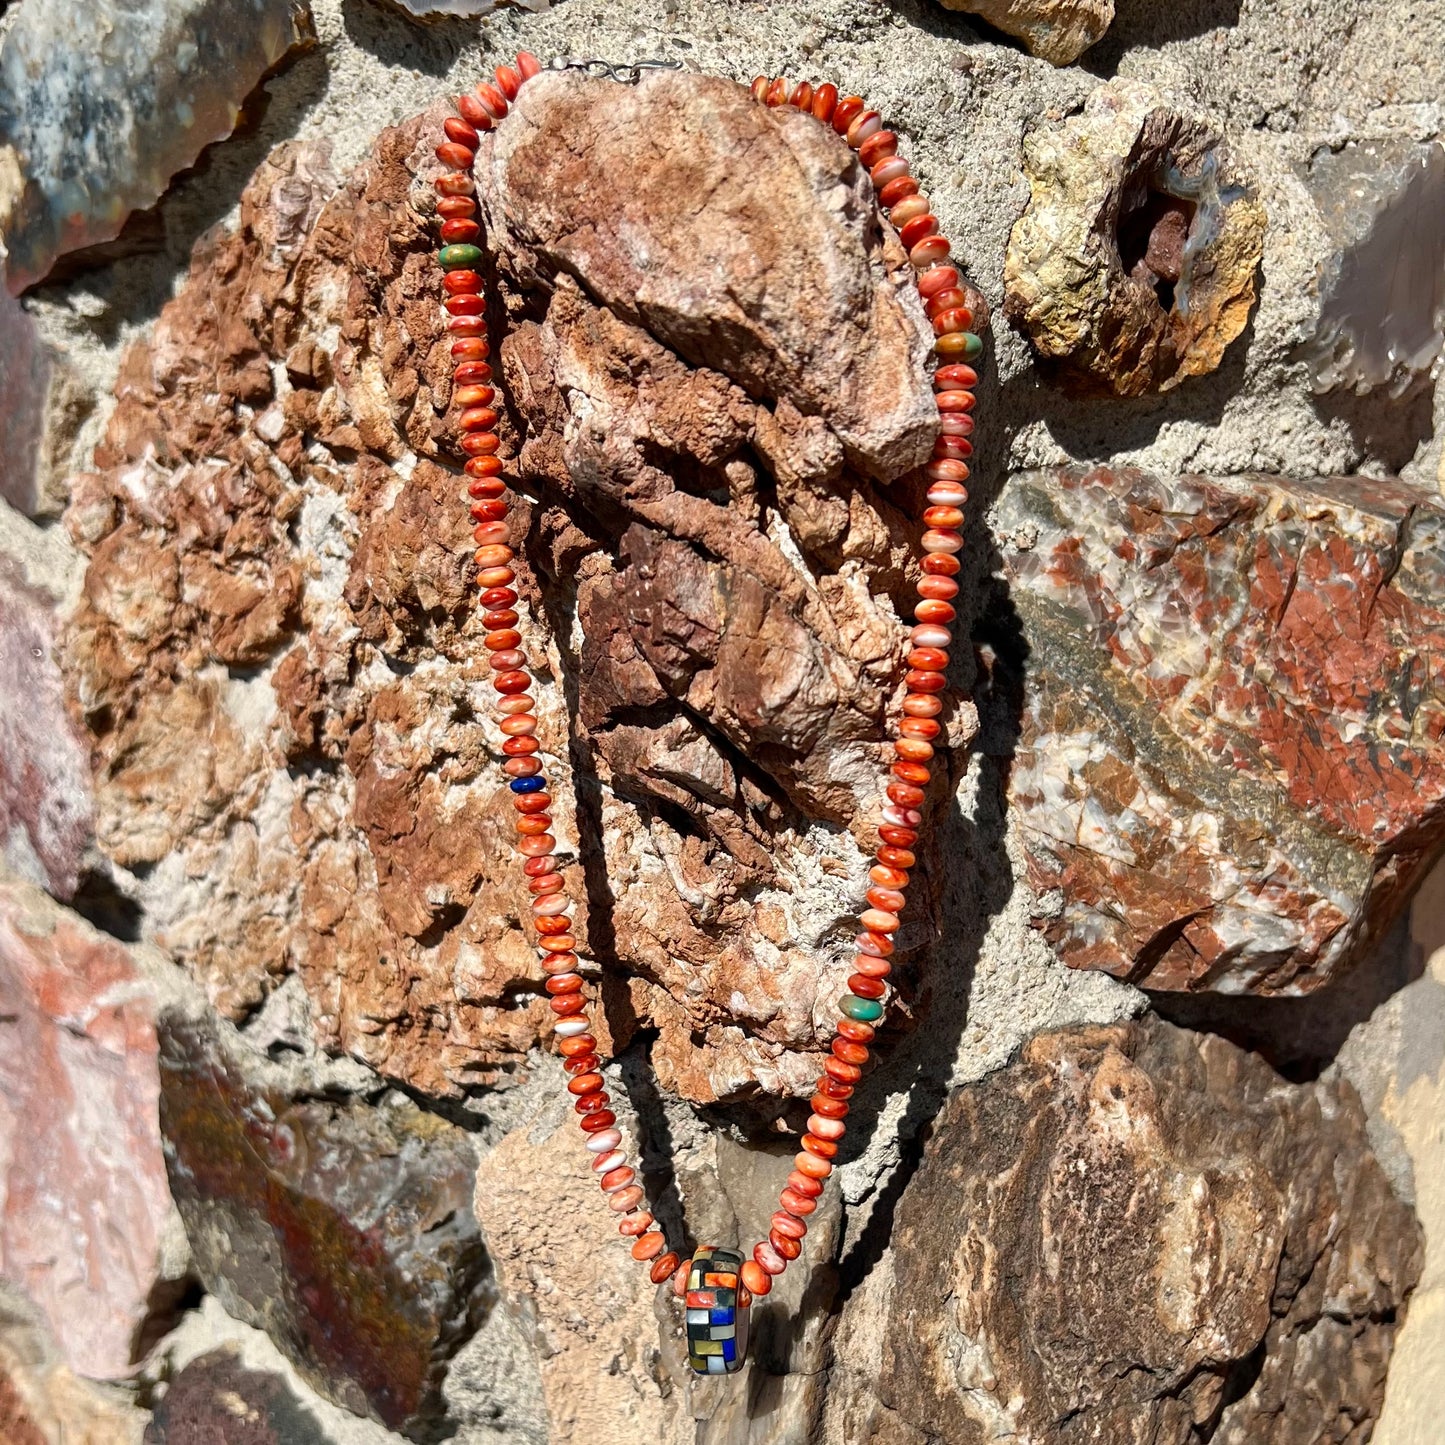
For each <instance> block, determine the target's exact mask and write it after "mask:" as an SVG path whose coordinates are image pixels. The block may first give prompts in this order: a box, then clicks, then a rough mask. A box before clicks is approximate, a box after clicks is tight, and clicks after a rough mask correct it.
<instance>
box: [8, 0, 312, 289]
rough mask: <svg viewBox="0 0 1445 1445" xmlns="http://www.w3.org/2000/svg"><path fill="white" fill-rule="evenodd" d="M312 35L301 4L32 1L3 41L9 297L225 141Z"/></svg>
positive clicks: (113, 230) (302, 0)
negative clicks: (252, 98)
mask: <svg viewBox="0 0 1445 1445" xmlns="http://www.w3.org/2000/svg"><path fill="white" fill-rule="evenodd" d="M311 38H312V31H311V12H310V9H309V8H308V5H307V3H306V0H166V3H164V4H156V5H140V6H136V5H125V4H109V3H103V0H102V3H96V4H93V5H86V6H85V7H84V8H83V9H80V10H77V11H67V10H55V9H52V8H51V7H49V6H46V5H27V6H26V7H24V9H22V10H21V11H19V13H18V15H17V16H16V19H15V22H14V24H13V25H11V26H10V27H9V29H8V30H7V31H6V35H5V44H4V47H3V49H0V235H3V237H4V243H5V249H6V252H7V253H8V254H7V256H6V260H5V277H6V282H7V284H8V286H9V288H10V290H11V292H12V293H13V294H17V295H18V294H19V293H20V292H21V291H22V290H24V288H25V287H27V286H30V285H32V284H33V283H34V282H36V281H39V280H41V279H42V278H43V277H44V276H45V275H46V273H47V272H49V270H50V268H51V266H53V265H54V264H55V261H56V258H57V257H59V256H63V255H65V254H66V253H67V252H70V251H75V250H78V249H79V248H81V247H84V246H91V245H94V244H96V243H97V242H101V241H109V240H110V239H112V238H113V237H114V236H116V235H117V234H118V233H119V232H120V229H121V227H122V226H123V225H124V224H125V221H126V218H127V217H128V216H129V215H130V214H131V212H132V211H134V210H137V209H140V208H143V207H145V206H149V205H151V204H152V203H153V202H154V201H155V200H156V198H157V197H158V196H160V195H161V193H162V192H163V191H164V190H165V188H166V185H167V184H168V183H169V181H170V179H171V177H172V176H173V175H175V173H176V172H177V171H179V170H181V169H182V168H183V167H185V166H188V165H190V164H191V163H192V162H193V161H194V160H195V159H196V157H197V156H198V155H199V154H200V153H201V151H202V150H203V149H204V148H205V147H206V146H207V145H209V144H210V143H211V142H212V141H215V140H220V139H221V138H222V137H223V136H227V135H230V133H231V131H232V130H233V129H235V126H236V122H237V120H238V119H239V118H240V114H241V102H242V101H244V100H245V99H246V97H247V96H248V95H250V93H251V92H252V91H253V90H254V89H255V87H256V84H257V82H258V81H259V80H260V79H261V77H262V76H263V75H264V74H265V72H266V71H267V70H268V69H269V68H270V67H271V66H273V65H275V64H276V62H277V61H278V60H280V59H281V58H282V57H283V56H284V55H285V54H286V53H287V52H288V51H289V50H291V49H292V48H293V47H295V46H297V45H300V44H304V43H307V42H309V40H310V39H311Z"/></svg>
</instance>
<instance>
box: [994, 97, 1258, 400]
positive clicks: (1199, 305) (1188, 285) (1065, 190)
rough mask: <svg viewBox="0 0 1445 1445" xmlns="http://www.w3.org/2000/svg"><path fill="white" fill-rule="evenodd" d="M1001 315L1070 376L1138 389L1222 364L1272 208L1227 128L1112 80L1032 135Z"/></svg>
mask: <svg viewBox="0 0 1445 1445" xmlns="http://www.w3.org/2000/svg"><path fill="white" fill-rule="evenodd" d="M1024 170H1025V172H1026V174H1027V175H1028V180H1029V204H1028V209H1027V210H1026V211H1025V212H1024V214H1023V215H1022V216H1021V217H1020V218H1019V220H1018V222H1017V223H1016V224H1015V226H1014V228H1013V231H1012V233H1011V234H1010V236H1009V244H1008V254H1007V257H1006V260H1005V263H1004V314H1005V315H1006V316H1007V317H1008V319H1009V320H1010V321H1012V322H1013V323H1014V324H1015V325H1017V326H1018V327H1019V328H1020V329H1021V330H1022V331H1023V332H1024V334H1025V335H1026V336H1027V337H1028V338H1029V340H1030V341H1031V342H1032V343H1033V346H1034V349H1035V351H1036V352H1037V353H1038V355H1039V356H1040V357H1041V358H1042V359H1043V360H1044V361H1045V362H1046V363H1048V364H1049V365H1050V366H1051V367H1052V368H1054V369H1055V371H1056V372H1057V375H1058V378H1059V380H1060V381H1061V383H1063V384H1065V385H1067V386H1069V387H1070V388H1072V389H1074V390H1076V391H1080V392H1083V393H1086V394H1090V393H1092V394H1105V395H1113V396H1141V395H1144V394H1146V393H1150V392H1160V391H1168V390H1170V389H1171V388H1172V387H1175V386H1178V385H1179V384H1180V383H1181V382H1182V381H1184V380H1185V379H1186V378H1188V377H1191V376H1201V375H1204V374H1205V373H1207V372H1210V371H1213V370H1214V369H1215V368H1216V367H1217V366H1218V365H1219V363H1220V360H1221V359H1222V357H1223V356H1224V352H1225V348H1226V347H1228V345H1229V344H1230V342H1231V341H1233V340H1234V339H1235V337H1237V336H1238V335H1239V334H1240V332H1241V331H1243V330H1244V327H1245V323H1246V322H1247V321H1248V319H1249V312H1250V308H1251V307H1252V306H1253V305H1254V299H1255V290H1256V286H1255V272H1256V271H1257V269H1258V267H1259V261H1260V256H1261V254H1262V249H1263V241H1264V227H1265V213H1264V208H1263V207H1262V206H1261V205H1260V204H1259V202H1258V201H1256V200H1254V199H1253V198H1252V197H1251V195H1250V194H1249V188H1248V186H1247V185H1244V184H1241V183H1239V181H1238V179H1237V178H1236V177H1235V176H1234V174H1233V172H1232V168H1231V166H1230V163H1229V161H1228V159H1227V157H1226V156H1225V155H1224V153H1223V150H1222V146H1221V141H1220V136H1219V133H1218V131H1217V130H1216V129H1215V128H1214V127H1213V126H1212V125H1211V124H1210V123H1209V122H1208V121H1206V120H1204V119H1203V118H1201V117H1198V116H1194V115H1190V114H1188V113H1186V112H1184V111H1180V110H1177V109H1175V108H1173V107H1172V106H1171V105H1169V104H1167V103H1166V101H1165V100H1164V98H1163V96H1162V95H1161V94H1160V92H1159V91H1158V90H1156V89H1155V88H1154V87H1153V86H1151V85H1149V84H1147V83H1145V82H1143V81H1137V80H1116V81H1111V82H1110V83H1109V84H1107V85H1101V86H1100V87H1098V89H1097V90H1095V91H1093V92H1092V93H1091V94H1090V96H1089V98H1088V100H1087V101H1086V102H1085V104H1084V108H1083V110H1082V111H1081V112H1080V113H1079V114H1078V115H1075V116H1072V117H1070V118H1069V119H1068V120H1065V121H1063V122H1061V123H1057V124H1052V123H1045V124H1044V125H1041V126H1039V127H1038V128H1037V129H1036V130H1034V131H1032V132H1031V133H1030V134H1029V135H1028V136H1027V137H1026V138H1025V141H1024Z"/></svg>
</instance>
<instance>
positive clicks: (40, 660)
mask: <svg viewBox="0 0 1445 1445" xmlns="http://www.w3.org/2000/svg"><path fill="white" fill-rule="evenodd" d="M0 305H3V302H0ZM56 612H57V602H56V599H55V598H54V597H52V596H50V595H49V594H48V593H47V592H45V591H43V590H42V589H41V588H39V587H36V586H32V585H30V584H29V583H28V582H27V581H26V580H25V578H24V576H23V575H22V574H21V571H20V568H19V567H17V566H16V565H15V564H14V563H13V562H12V561H11V560H10V559H9V558H7V557H5V556H3V555H0V856H3V858H4V863H5V867H6V868H7V869H8V870H9V871H10V872H11V873H13V874H16V875H17V876H19V877H22V878H26V879H28V880H29V881H30V882H32V883H38V884H40V885H41V886H42V887H44V888H45V889H46V890H47V891H48V892H50V893H52V894H54V895H55V896H56V897H57V898H69V897H71V896H72V895H73V894H74V892H75V889H76V885H77V883H78V882H79V880H80V872H81V865H82V861H83V859H84V856H85V850H86V848H87V846H88V845H89V843H90V841H91V838H92V836H93V833H94V807H95V804H94V799H93V797H92V795H91V785H90V758H89V751H88V746H87V743H88V739H87V738H86V737H85V734H84V733H83V731H82V730H81V729H80V728H79V727H77V726H76V724H75V721H74V720H73V719H72V718H71V716H70V714H69V712H68V711H67V709H66V706H65V688H64V682H63V680H62V678H61V675H60V669H59V667H58V666H57V664H56V661H55V657H54V652H53V647H54V640H55V631H56Z"/></svg>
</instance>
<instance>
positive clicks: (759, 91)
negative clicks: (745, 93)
mask: <svg viewBox="0 0 1445 1445" xmlns="http://www.w3.org/2000/svg"><path fill="white" fill-rule="evenodd" d="M768 84H769V81H768V77H767V76H766V75H755V76H753V83H752V85H751V86H750V87H749V89H750V90H751V92H752V97H753V99H754V100H756V101H758V102H759V103H760V104H764V105H765V104H766V103H767V99H768Z"/></svg>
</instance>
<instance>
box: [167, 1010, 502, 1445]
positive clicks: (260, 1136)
mask: <svg viewBox="0 0 1445 1445" xmlns="http://www.w3.org/2000/svg"><path fill="white" fill-rule="evenodd" d="M161 1038H162V1043H161V1057H160V1063H161V1099H160V1121H161V1130H162V1133H163V1135H164V1140H165V1157H166V1165H167V1169H168V1171H169V1174H170V1180H171V1187H172V1190H173V1192H174V1195H175V1199H176V1203H177V1205H178V1206H179V1208H180V1212H181V1217H182V1219H183V1220H184V1222H185V1226H186V1234H187V1236H188V1238H189V1239H190V1241H191V1247H192V1251H193V1253H194V1257H195V1264H196V1269H197V1272H198V1273H199V1275H200V1276H201V1279H202V1281H203V1282H204V1283H205V1285H206V1288H207V1289H208V1290H209V1291H210V1292H211V1293H213V1294H214V1295H216V1297H217V1298H218V1299H219V1300H220V1301H221V1303H222V1305H224V1307H225V1308H226V1310H227V1311H228V1312H229V1313H230V1314H232V1315H234V1316H235V1317H236V1318H237V1319H240V1320H242V1321H244V1322H245V1323H247V1324H251V1325H255V1326H257V1327H258V1328H261V1329H264V1330H265V1331H266V1332H267V1334H269V1335H270V1336H271V1338H272V1340H273V1341H274V1342H275V1344H276V1346H277V1347H278V1348H279V1349H280V1350H281V1352H282V1353H283V1354H284V1355H286V1357H287V1358H288V1359H289V1360H290V1361H291V1362H292V1363H293V1364H294V1365H295V1366H296V1368H297V1369H298V1370H299V1371H300V1372H301V1374H302V1375H303V1376H304V1377H305V1378H306V1379H307V1380H308V1382H309V1383H311V1384H312V1385H313V1386H314V1387H315V1388H316V1389H317V1390H318V1391H319V1392H320V1393H321V1394H322V1395H324V1396H325V1397H326V1398H327V1399H330V1400H333V1401H335V1402H336V1403H337V1404H340V1405H344V1406H345V1407H346V1408H347V1409H350V1410H352V1411H354V1412H355V1413H356V1414H359V1415H370V1416H372V1417H373V1418H375V1419H377V1420H379V1421H381V1423H382V1424H384V1425H386V1426H388V1427H389V1428H390V1429H393V1430H398V1431H401V1432H403V1433H411V1432H413V1431H416V1430H418V1429H422V1428H424V1427H425V1426H426V1424H427V1422H428V1421H431V1420H434V1419H435V1418H436V1417H438V1416H439V1415H440V1413H441V1411H442V1408H443V1407H442V1403H441V1396H440V1390H439V1386H440V1383H441V1379H442V1376H443V1374H444V1372H445V1367H446V1361H447V1359H448V1357H449V1356H450V1354H451V1353H452V1352H453V1351H454V1350H455V1348H456V1347H457V1345H458V1344H459V1343H460V1342H461V1341H462V1340H463V1339H464V1338H465V1337H466V1335H467V1334H468V1333H469V1332H470V1331H471V1330H472V1329H473V1328H474V1327H475V1325H476V1323H477V1321H478V1320H479V1318H480V1317H481V1316H482V1314H483V1313H484V1311H485V1310H486V1309H487V1308H488V1307H489V1306H490V1302H491V1293H490V1288H489V1284H488V1265H487V1255H486V1249H485V1247H484V1245H483V1243H482V1239H481V1235H480V1233H479V1231H478V1229H477V1222H476V1219H475V1218H474V1216H473V1214H472V1210H471V1193H472V1177H473V1173H474V1171H475V1168H476V1155H475V1152H474V1150H473V1148H472V1145H471V1141H470V1140H469V1139H468V1137H467V1136H466V1134H465V1133H464V1132H463V1131H462V1130H461V1129H459V1128H457V1127H456V1126H455V1125H453V1124H449V1123H446V1122H445V1121H443V1120H441V1119H438V1118H436V1117H435V1116H433V1115H429V1114H426V1113H423V1112H422V1111H421V1110H420V1109H418V1108H417V1107H416V1106H415V1105H414V1104H412V1103H410V1102H409V1101H390V1102H381V1103H373V1102H371V1101H368V1100H364V1099H357V1098H343V1099H339V1100H336V1101H330V1100H322V1099H313V1098H305V1097H302V1098H296V1097H293V1096H292V1089H291V1088H290V1084H289V1080H288V1079H287V1077H286V1076H285V1074H284V1072H283V1071H282V1070H281V1069H280V1068H279V1067H278V1066H276V1065H272V1064H270V1063H268V1062H267V1061H266V1060H265V1059H264V1058H262V1057H261V1056H260V1055H257V1054H253V1053H252V1052H250V1051H249V1049H248V1048H247V1047H246V1046H244V1045H240V1044H238V1043H236V1042H235V1041H234V1040H233V1039H231V1038H230V1037H228V1036H227V1035H226V1032H225V1026H224V1025H217V1024H216V1023H214V1022H211V1021H209V1020H207V1019H206V1018H204V1017H201V1016H199V1015H194V1014H188V1013H185V1012H182V1011H180V1010H172V1011H167V1012H166V1013H165V1014H164V1015H163V1018H162V1025H161Z"/></svg>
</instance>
